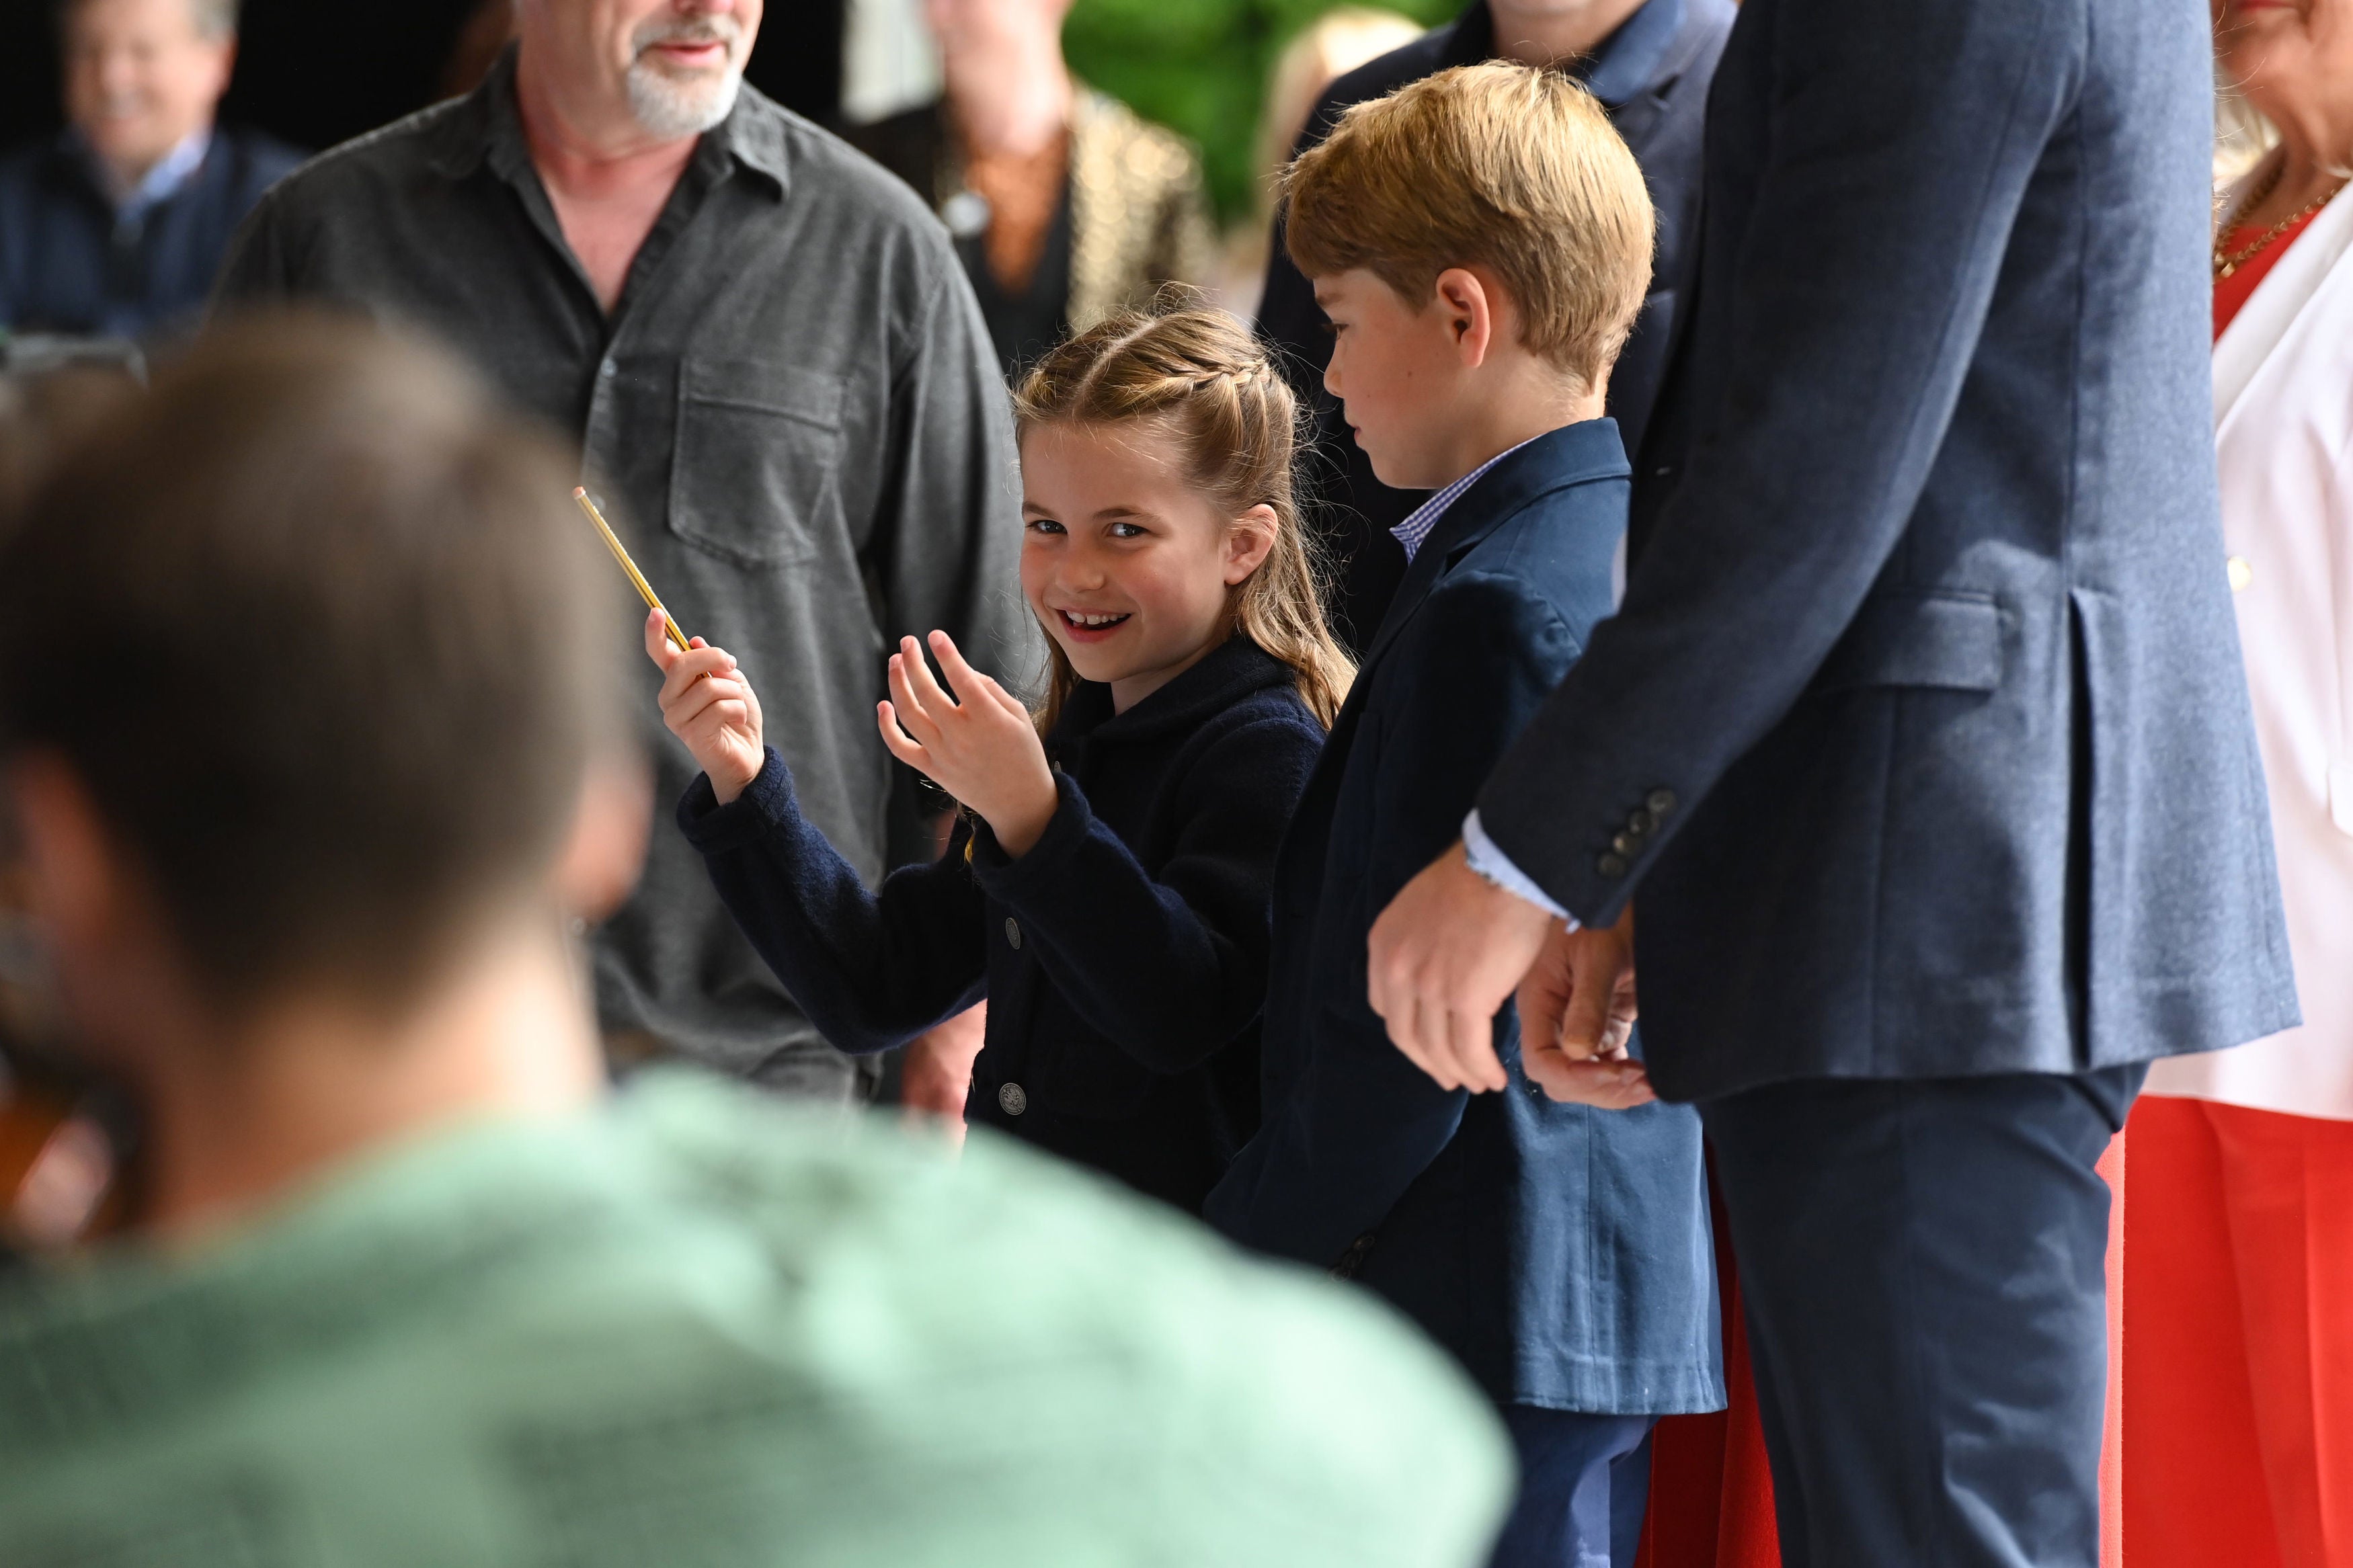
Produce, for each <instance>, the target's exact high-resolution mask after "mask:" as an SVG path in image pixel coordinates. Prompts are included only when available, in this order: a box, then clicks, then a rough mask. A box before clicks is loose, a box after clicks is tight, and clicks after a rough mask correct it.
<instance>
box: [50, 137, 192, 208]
mask: <svg viewBox="0 0 2353 1568" xmlns="http://www.w3.org/2000/svg"><path fill="white" fill-rule="evenodd" d="M74 141H75V143H76V145H77V147H78V148H79V152H80V153H81V155H82V160H83V162H84V163H87V164H88V165H89V166H90V177H91V178H93V179H95V180H96V181H97V182H98V188H99V189H100V190H101V191H103V192H105V193H106V196H107V199H108V200H109V201H111V203H113V204H114V216H115V219H116V221H117V222H121V223H132V222H136V221H137V220H138V219H140V218H142V217H144V216H147V214H148V212H149V211H150V210H152V209H153V207H155V206H156V205H158V204H159V203H163V202H167V201H170V200H171V199H172V198H173V197H174V196H175V195H179V194H180V190H181V188H182V187H183V186H185V185H186V184H187V183H188V182H189V181H190V180H192V179H194V178H195V174H196V171H197V170H198V169H200V168H202V167H204V162H205V154H206V153H209V152H210V151H212V145H213V128H212V127H211V126H209V125H200V126H198V127H196V129H195V130H194V131H191V132H188V133H187V134H186V135H185V136H183V137H182V138H180V141H179V144H178V145H177V146H175V147H174V148H173V149H172V150H171V151H170V152H168V153H164V156H163V157H162V158H161V159H159V160H158V161H157V162H156V164H155V166H154V167H153V168H152V169H150V170H148V171H147V172H146V173H145V174H142V175H141V176H140V177H139V183H138V184H134V185H132V187H131V188H130V189H129V190H127V191H126V190H124V189H123V188H122V187H121V185H120V184H117V183H116V182H115V179H114V176H113V174H111V172H109V170H108V169H107V167H106V165H105V164H104V163H102V162H100V159H99V156H98V154H97V153H94V152H92V151H91V150H90V144H89V143H88V142H84V141H82V139H81V138H80V136H79V134H77V135H76V136H75V138H74Z"/></svg>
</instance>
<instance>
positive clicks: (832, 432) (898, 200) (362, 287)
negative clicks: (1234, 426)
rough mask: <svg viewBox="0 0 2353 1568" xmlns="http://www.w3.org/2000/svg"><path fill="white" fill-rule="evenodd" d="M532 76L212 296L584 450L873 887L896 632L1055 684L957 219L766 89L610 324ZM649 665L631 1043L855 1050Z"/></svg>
mask: <svg viewBox="0 0 2353 1568" xmlns="http://www.w3.org/2000/svg"><path fill="white" fill-rule="evenodd" d="M513 78H514V56H513V54H512V51H510V52H509V54H508V56H507V58H505V60H503V61H502V62H501V65H500V66H499V68H497V69H496V70H495V71H493V72H492V73H491V78H490V79H489V80H488V81H487V82H485V83H484V84H483V86H482V87H481V88H480V89H479V90H478V91H476V92H475V93H473V94H472V95H471V96H470V97H468V98H464V99H460V100H455V101H452V102H448V103H444V104H441V105H438V106H437V107H435V108H432V109H428V110H425V111H423V112H422V113H419V114H417V115H413V116H411V117H409V118H408V119H406V120H403V121H399V122H397V123H396V124H393V125H390V126H387V127H385V129H383V130H381V131H377V132H373V133H371V134H369V135H367V136H364V137H362V138H360V139H359V140H357V141H355V142H349V143H347V144H345V145H343V146H342V147H339V148H336V149H334V150H333V151H332V152H329V153H324V154H322V156H320V157H319V158H317V159H314V160H313V161H312V162H311V163H308V164H305V165H304V166H303V167H302V168H301V169H300V170H299V171H297V172H296V173H295V174H292V175H290V176H289V177H288V178H287V179H286V180H285V181H284V182H283V183H281V184H279V185H278V186H277V187H276V188H274V189H273V190H272V191H271V192H270V193H269V195H268V196H267V197H266V198H265V199H264V200H263V202H262V204H261V205H260V206H259V208H257V209H256V210H255V212H254V214H253V216H252V217H251V218H250V219H249V220H248V222H247V224H246V226H245V227H244V229H243V231H242V232H241V233H240V234H239V236H238V237H237V243H236V245H235V246H234V247H233V248H232V250H231V252H230V256H229V259H228V261H227V266H226V268H225V270H224V272H223V276H222V281H221V286H220V292H219V295H218V298H217V301H216V309H230V308H234V307H236V306H237V305H239V304H243V303H247V302H258V301H262V300H277V299H285V298H291V297H301V298H308V299H316V300H327V301H332V302H338V303H343V304H347V305H352V306H356V307H359V308H361V309H364V310H367V311H369V312H370V313H372V314H374V315H375V316H377V317H379V318H381V319H384V320H386V321H399V322H403V323H407V324H410V325H412V326H421V327H424V328H426V329H428V330H430V331H433V332H434V333H436V334H438V336H440V337H441V338H443V339H445V340H446V341H448V342H449V343H451V344H453V345H455V346H456V347H457V348H458V349H459V350H460V351H462V352H463V353H467V354H469V355H470V356H471V357H472V358H473V360H474V361H475V362H476V363H478V364H479V365H480V367H481V368H482V370H483V371H485V372H486V373H487V374H490V375H491V377H492V378H493V379H494V380H496V381H497V382H498V383H499V384H501V386H503V387H504V388H505V389H506V391H507V392H508V393H509V394H510V395H512V397H513V398H515V399H516V400H517V401H518V402H519V403H521V404H522V405H524V406H525V407H527V408H530V409H533V410H535V411H536V412H538V413H539V414H541V415H543V416H545V417H546V418H547V419H549V420H551V421H553V422H554V424H555V425H557V426H559V427H561V428H562V429H564V430H566V431H569V432H571V433H573V434H574V435H575V436H576V437H578V439H579V440H580V442H581V444H582V446H583V447H584V448H585V454H586V478H585V479H584V480H583V482H584V483H586V485H588V487H589V488H590V489H591V490H592V491H594V492H596V493H598V494H599V495H601V497H602V498H603V499H604V500H605V501H606V502H607V515H608V516H609V517H610V519H611V521H612V522H613V524H614V527H615V528H616V530H617V531H619V533H620V535H621V537H622V539H623V541H624V542H626V543H627V544H628V548H629V551H630V553H631V554H632V555H634V556H635V557H636V558H637V561H638V565H639V566H640V567H641V568H642V569H643V571H644V572H645V574H646V576H647V578H648V579H649V581H650V582H651V583H652V584H653V585H654V588H655V591H656V592H658V593H659V594H660V595H662V598H663V600H664V602H665V603H666V604H667V605H669V606H670V610H671V612H672V613H673V614H674V615H675V616H677V617H678V619H679V621H680V622H681V625H682V626H684V627H685V628H686V630H687V631H688V632H689V633H691V634H692V635H696V636H701V637H708V638H709V639H710V640H711V641H712V642H713V643H716V644H718V645H720V646H721V647H725V648H726V649H728V650H729V651H730V652H732V653H733V654H734V655H735V656H736V658H738V659H740V660H741V661H742V664H743V668H744V672H745V674H746V675H747V676H748V677H749V678H750V679H751V681H752V683H753V685H754V689H755V690H756V691H757V692H758V693H759V697H760V700H761V704H762V706H763V708H764V709H765V717H766V731H767V738H768V741H769V742H770V743H771V744H773V745H774V746H776V749H777V750H778V751H779V752H782V753H783V754H784V756H785V757H786V760H787V761H788V762H789V763H791V764H792V767H793V771H794V774H795V778H796V782H797V786H798V789H799V792H800V799H801V804H802V805H803V807H804V808H805V809H806V810H807V813H808V815H809V816H810V817H811V818H812V819H813V820H814V821H815V822H816V823H817V824H818V826H819V827H821V828H823V829H824V831H825V834H826V836H827V837H828V838H830V839H831V840H832V841H833V842H834V844H835V845H836V846H838V847H839V848H840V850H841V852H842V853H843V854H844V855H845V856H847V857H848V858H849V860H850V861H851V863H852V864H854V865H856V866H857V867H858V868H859V869H860V872H862V873H863V874H865V875H866V876H867V877H868V878H869V879H874V878H877V877H879V876H880V874H881V871H882V869H883V868H884V858H885V852H886V836H887V829H886V817H887V814H888V803H889V800H890V796H891V793H892V766H893V764H892V762H891V760H890V756H889V753H888V752H885V751H884V749H883V747H882V742H881V737H880V735H879V734H878V733H877V732H876V729H875V718H874V704H875V702H876V700H878V699H880V698H881V697H882V696H884V695H885V694H886V693H885V689H884V668H885V663H886V660H887V658H888V656H889V652H890V649H891V648H892V647H893V646H895V644H896V641H897V639H898V637H900V636H902V635H903V634H908V633H914V634H921V633H923V632H925V631H928V630H930V629H931V628H933V627H934V626H938V627H944V628H945V629H946V630H947V631H948V632H949V633H950V634H951V635H952V636H954V637H955V639H956V641H957V643H958V645H959V646H961V647H964V648H965V650H966V652H967V655H968V656H969V657H971V658H972V659H973V662H974V663H975V664H976V665H978V666H979V667H980V668H984V669H988V670H990V671H992V672H993V673H996V674H997V675H998V676H999V677H1000V679H1009V680H1010V682H1012V683H1015V684H1018V685H1026V684H1028V682H1029V679H1031V678H1033V677H1034V676H1035V674H1036V667H1037V658H1036V653H1035V651H1034V650H1035V642H1034V638H1035V635H1036V634H1035V632H1034V629H1033V628H1032V625H1031V622H1030V620H1029V616H1028V614H1027V612H1026V611H1025V610H1024V608H1023V607H1022V605H1021V601H1020V595H1019V591H1018V584H1017V576H1016V563H1017V559H1018V552H1019V550H1020V543H1021V525H1020V516H1019V498H1018V486H1017V481H1016V479H1015V476H1014V459H1013V437H1012V428H1011V420H1010V416H1009V411H1008V400H1007V397H1006V394H1005V387H1004V384H1003V382H1002V380H1001V379H1000V376H999V372H998V369H997V360H996V356H995V354H994V353H993V352H992V351H991V349H990V347H989V343H988V337H987V331H985V329H984V328H983V326H982V324H981V320H980V314H979V310H978V309H977V307H976V306H975V304H974V303H973V300H972V294H971V290H970V288H969V286H968V285H967V284H966V283H965V277H964V272H963V269H962V268H960V267H958V265H957V264H956V258H955V253H954V251H953V250H952V249H951V248H950V246H949V241H948V237H947V234H946V231H945V230H944V229H943V228H941V226H939V224H938V223H937V221H936V220H935V219H934V218H933V216H931V214H929V213H928V212H926V211H925V210H924V209H923V205H922V204H921V203H920V202H919V201H918V200H917V199H916V198H915V197H914V195H913V194H911V193H910V192H909V191H907V190H906V189H905V188H904V187H903V186H902V185H901V184H900V183H899V182H898V181H897V180H895V179H893V178H892V176H891V175H889V174H885V173H884V172H883V171H882V170H881V168H880V167H879V166H877V165H875V164H873V163H869V162H867V161H866V160H865V159H864V158H863V157H861V156H860V155H859V154H858V153H854V152H852V151H850V150H849V148H848V147H847V146H845V145H844V144H842V143H841V142H838V141H836V140H835V139H834V138H832V137H830V136H828V135H827V134H826V133H825V132H821V131H819V130H818V129H817V128H816V127H815V126H813V125H811V124H809V123H808V122H807V121H803V120H801V119H799V118H798V117H797V116H795V115H793V114H791V113H789V112H787V111H786V110H783V109H781V108H779V107H778V106H777V105H776V104H775V103H773V102H771V101H769V100H766V99H765V98H763V97H761V96H760V95H759V94H758V93H757V92H754V90H752V89H749V88H746V89H744V91H743V93H742V96H741V97H740V98H739V100H737V102H736V105H735V108H734V110H733V113H731V114H730V115H729V117H728V118H727V120H726V121H724V122H723V124H721V125H720V126H718V127H717V128H716V129H714V130H712V132H709V133H707V134H706V135H705V136H704V137H703V138H702V142H701V143H700V145H699V146H698V148H697V150H696V152H695V153H694V155H693V158H692V160H691V163H690V164H689V166H688V168H687V171H686V173H685V174H684V176H683V177H682V178H681V180H680V182H679V184H678V188H677V190H676V191H675V192H674V193H673V194H672V195H671V196H670V202H669V205H667V206H666V207H665V208H664V209H663V211H662V214H661V216H660V218H659V220H658V221H657V222H656V224H655V226H654V227H653V230H652V232H651V233H650V234H649V236H648V237H647V238H646V241H645V244H644V247H642V248H641V249H640V250H639V251H638V256H637V258H636V260H635V262H634V263H633V264H632V266H631V268H630V270H629V274H628V280H627V283H626V285H625V287H624V289H623V291H622V294H621V298H620V301H619V303H618V305H617V307H616V308H615V310H614V311H613V312H612V314H611V316H610V317H609V318H608V317H607V315H606V314H605V312H604V311H603V310H602V309H601V308H600V307H599V305H598V303H597V300H596V295H595V292H594V291H593V289H591V288H590V286H589V283H588V280H587V278H586V274H585V273H584V272H583V271H582V270H581V268H580V267H579V264H578V263H577V261H576V260H575V258H574V257H573V255H572V252H571V250H570V248H569V247H567V246H566V245H565V242H564V238H563V232H562V229H561V228H560V226H558V223H557V221H556V218H555V215H554V208H553V206H552V205H550V203H549V201H548V197H547V194H546V191H545V189H544V187H543V185H542V184H541V183H540V180H539V177H538V174H537V173H536V171H535V170H534V169H533V165H532V162H531V157H530V154H529V152H528V149H527V147H526V144H525V142H524V140H523V135H522V123H521V121H520V119H519V118H518V116H517V113H516V110H515V100H514V89H513ZM581 526H582V527H583V528H586V527H587V526H588V525H587V523H586V521H585V520H584V521H582V523H581ZM419 630H420V635H421V634H422V630H423V628H419ZM613 635H614V636H615V637H628V638H635V637H638V627H637V626H636V625H635V623H633V622H632V623H623V624H617V625H616V626H614V628H613ZM387 657H397V653H396V650H387ZM645 673H646V680H645V690H644V702H643V716H642V722H643V723H644V724H645V726H646V731H647V734H648V736H649V745H650V746H651V747H652V749H653V752H654V755H655V756H656V758H657V759H658V790H659V801H658V806H657V814H656V824H655V827H654V832H653V836H652V845H651V849H650V853H649V858H648V862H647V868H646V874H645V879H644V881H643V883H642V884H641V885H640V886H639V888H638V892H637V894H636V896H635V897H634V898H633V899H632V900H631V901H630V902H629V904H628V907H627V908H625V909H624V910H621V912H620V913H618V914H617V915H616V916H615V917H614V918H613V919H612V920H610V921H607V923H606V924H605V926H604V927H603V928H602V929H601V931H599V932H598V933H597V936H596V989H597V1000H598V1005H599V1007H600V1010H601V1012H602V1015H603V1018H604V1023H605V1026H606V1028H607V1030H608V1031H621V1030H642V1031H645V1032H647V1033H649V1034H651V1035H653V1036H655V1037H658V1038H659V1039H660V1040H662V1041H664V1042H666V1043H667V1044H669V1045H670V1046H671V1047H674V1048H676V1049H679V1050H681V1051H684V1052H685V1053H687V1054H689V1055H691V1056H693V1057H696V1058H702V1060H705V1061H708V1062H711V1063H713V1064H716V1065H719V1066H722V1067H724V1068H730V1069H733V1070H736V1071H740V1072H746V1073H753V1074H755V1075H758V1076H765V1077H769V1078H774V1079H791V1078H794V1077H797V1076H798V1074H797V1071H796V1067H797V1064H801V1063H805V1062H807V1057H808V1053H810V1052H811V1051H813V1050H814V1051H824V1050H826V1049H827V1048H828V1047H824V1046H823V1045H822V1043H821V1042H820V1041H819V1040H818V1037H817V1034H816V1031H815V1029H814V1028H813V1027H812V1026H810V1025H809V1024H808V1023H807V1020H806V1019H804V1018H803V1017H802V1016H801V1015H800V1013H799V1012H798V1010H797V1009H796V1008H795V1007H794V1006H793V1005H792V1003H791V1001H790V999H789V998H788V997H787V996H786V994H785V992H784V990H783V988H782V987H781V986H780V985H779V984H777V982H776V977H775V976H774V975H772V974H771V973H769V972H768V970H767V967H766V966H765V964H764V963H761V961H760V959H759V958H758V956H757V955H756V954H754V952H753V951H752V949H751V947H750V945H749V944H748V943H746V942H744V938H743V936H742V935H741V934H740V933H739V932H738V931H736V929H735V926H734V923H733V921H731V920H730V919H729V917H728V915H727V912H726V910H724V909H723V908H722V907H721V905H720V903H719V900H718V899H717V897H716V896H715V895H714V894H713V893H712V889H711V886H710V882H709V879H707V877H706V876H705V875H704V872H703V868H702V860H701V858H699V857H698V856H697V855H695V853H694V852H693V851H692V850H691V849H690V848H689V847H687V845H686V843H685V842H684V840H683V839H682V838H681V837H679V835H678V833H677V832H676V830H675V829H674V828H672V827H671V826H670V824H669V812H668V810H667V807H668V805H669V802H670V801H671V800H674V799H676V798H677V797H678V795H680V794H681V792H682V791H683V790H684V789H685V787H686V785H687V784H689V783H690V782H691V780H692V779H693V777H694V774H695V772H696V769H695V766H694V763H692V761H691V758H690V757H689V755H688V753H687V752H686V750H685V748H684V747H683V746H681V745H680V744H679V743H678V742H676V741H675V740H673V739H671V738H670V736H669V735H668V734H667V732H666V731H663V730H662V728H661V724H660V716H659V710H658V709H657V707H656V705H655V702H654V694H655V691H656V689H657V688H658V685H659V681H658V678H657V677H656V675H655V672H654V669H653V667H652V666H651V665H650V664H648V665H647V666H646V667H645ZM812 1065H813V1064H812Z"/></svg>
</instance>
